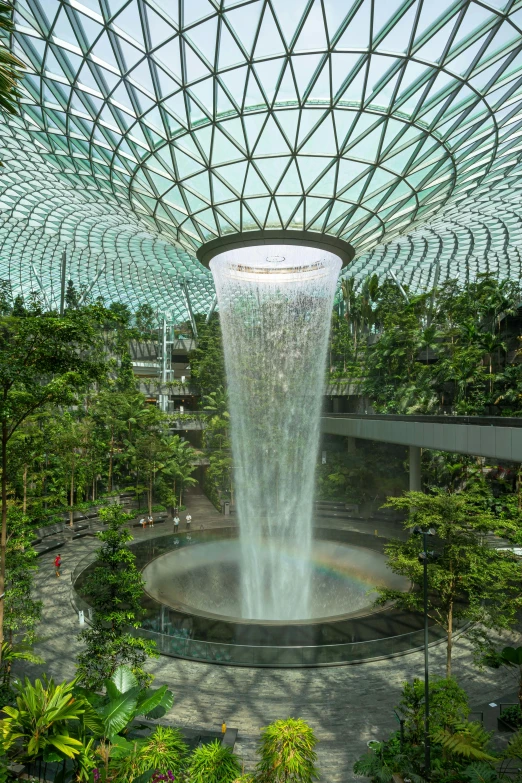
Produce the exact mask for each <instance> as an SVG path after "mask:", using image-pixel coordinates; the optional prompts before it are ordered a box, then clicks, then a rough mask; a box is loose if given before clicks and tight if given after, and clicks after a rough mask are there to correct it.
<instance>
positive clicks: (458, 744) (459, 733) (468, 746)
mask: <svg viewBox="0 0 522 783" xmlns="http://www.w3.org/2000/svg"><path fill="white" fill-rule="evenodd" d="M490 738H491V734H489V733H488V732H487V731H484V729H483V728H482V726H481V724H480V723H471V722H470V723H468V722H463V723H455V724H453V726H452V727H451V728H445V729H438V730H437V731H434V732H433V733H432V740H433V742H434V743H436V744H439V745H441V746H442V748H443V749H444V750H445V751H446V752H447V753H451V754H454V755H455V756H461V757H462V758H465V759H470V760H471V761H496V757H495V756H492V755H491V754H490V753H488V752H487V750H485V748H486V747H487V745H488V742H489V740H490Z"/></svg>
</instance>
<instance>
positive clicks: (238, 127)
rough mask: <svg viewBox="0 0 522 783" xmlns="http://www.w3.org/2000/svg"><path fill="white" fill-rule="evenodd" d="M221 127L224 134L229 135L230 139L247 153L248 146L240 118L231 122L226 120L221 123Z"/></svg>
mask: <svg viewBox="0 0 522 783" xmlns="http://www.w3.org/2000/svg"><path fill="white" fill-rule="evenodd" d="M219 127H220V128H221V129H222V130H223V132H225V133H228V136H229V138H231V139H233V140H234V141H235V142H236V144H239V145H240V146H241V148H242V150H244V152H245V153H246V149H247V145H246V140H245V135H244V132H243V124H242V121H241V120H240V119H239V117H234V118H232V119H231V120H225V121H224V122H220V123H219Z"/></svg>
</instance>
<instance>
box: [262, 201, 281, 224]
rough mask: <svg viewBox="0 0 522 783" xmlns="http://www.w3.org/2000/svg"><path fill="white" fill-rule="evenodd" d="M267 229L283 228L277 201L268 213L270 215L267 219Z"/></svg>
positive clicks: (273, 202)
mask: <svg viewBox="0 0 522 783" xmlns="http://www.w3.org/2000/svg"><path fill="white" fill-rule="evenodd" d="M265 228H266V229H269V228H282V225H281V221H280V219H279V214H278V212H277V209H276V205H275V201H272V205H271V207H270V209H269V211H268V215H267V218H266V223H265Z"/></svg>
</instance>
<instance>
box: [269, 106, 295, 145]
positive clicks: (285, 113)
mask: <svg viewBox="0 0 522 783" xmlns="http://www.w3.org/2000/svg"><path fill="white" fill-rule="evenodd" d="M299 116H300V111H299V109H280V110H279V111H277V112H276V113H275V114H274V117H275V118H276V120H277V122H278V124H279V127H280V128H281V130H282V132H283V133H284V135H285V137H286V139H287V141H288V143H289V144H290V147H291V148H292V149H295V134H296V132H297V123H298V122H299Z"/></svg>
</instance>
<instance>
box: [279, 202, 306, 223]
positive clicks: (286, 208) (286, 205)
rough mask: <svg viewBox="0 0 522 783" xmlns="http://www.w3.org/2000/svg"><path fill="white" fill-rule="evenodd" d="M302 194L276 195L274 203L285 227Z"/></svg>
mask: <svg viewBox="0 0 522 783" xmlns="http://www.w3.org/2000/svg"><path fill="white" fill-rule="evenodd" d="M301 199H302V196H277V198H276V203H277V208H278V210H279V214H280V215H281V221H282V223H283V226H284V227H285V228H286V226H287V225H288V223H289V222H290V219H291V217H292V215H293V213H294V212H295V211H296V209H297V207H298V205H299V202H300V200H301Z"/></svg>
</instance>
